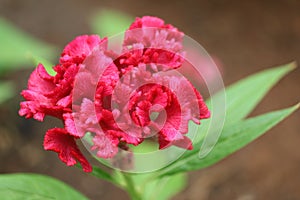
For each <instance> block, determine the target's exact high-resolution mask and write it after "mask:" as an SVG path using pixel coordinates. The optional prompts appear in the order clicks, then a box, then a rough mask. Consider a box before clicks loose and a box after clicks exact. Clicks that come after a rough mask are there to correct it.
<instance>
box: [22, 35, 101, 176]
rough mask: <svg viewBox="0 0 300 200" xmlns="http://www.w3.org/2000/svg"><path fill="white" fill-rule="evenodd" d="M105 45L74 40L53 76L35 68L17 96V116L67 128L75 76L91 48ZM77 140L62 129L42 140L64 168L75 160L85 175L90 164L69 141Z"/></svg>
mask: <svg viewBox="0 0 300 200" xmlns="http://www.w3.org/2000/svg"><path fill="white" fill-rule="evenodd" d="M105 42H106V39H104V40H101V39H100V38H99V37H98V36H95V35H93V36H87V35H84V36H80V37H77V38H75V40H73V41H72V42H71V43H70V44H68V45H67V46H66V47H65V49H64V51H63V53H62V57H61V59H60V64H59V65H57V66H55V67H54V70H55V71H56V75H55V76H50V75H49V74H48V73H47V72H46V70H45V68H44V66H43V65H41V64H39V65H38V67H37V68H36V69H35V70H34V71H33V72H32V74H31V76H30V78H29V81H28V89H27V90H23V91H22V93H21V94H22V96H23V97H24V99H25V100H26V101H24V102H21V104H20V107H21V108H20V110H19V114H20V115H21V116H25V117H26V118H31V117H33V118H34V119H36V120H39V121H43V120H44V117H45V116H46V115H50V116H53V117H57V118H59V119H62V120H64V119H67V120H65V121H64V123H67V124H69V123H70V120H69V118H68V117H67V116H68V115H70V113H71V112H72V90H73V83H74V79H75V76H76V74H77V72H78V70H79V67H80V65H81V64H82V62H83V61H84V59H85V58H86V57H87V56H88V55H89V54H90V53H91V52H92V50H93V49H94V48H96V47H97V48H99V47H102V46H104V47H105ZM104 47H103V48H104ZM49 138H51V139H49ZM78 138H79V137H78V136H77V135H72V133H70V132H67V131H66V130H64V129H51V130H49V131H48V132H47V134H46V136H45V141H44V147H45V149H46V150H52V151H55V152H58V153H59V157H60V159H61V160H62V161H63V162H65V163H67V165H74V164H75V163H76V161H75V159H78V160H79V162H80V163H81V164H82V165H83V169H84V170H85V171H91V166H90V164H89V163H88V162H87V161H84V160H85V158H84V157H83V156H82V154H81V153H80V151H79V149H78V148H77V146H76V143H75V141H73V140H74V139H78ZM72 141H73V142H72ZM67 152H72V153H67ZM78 152H79V153H78Z"/></svg>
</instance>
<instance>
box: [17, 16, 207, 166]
mask: <svg viewBox="0 0 300 200" xmlns="http://www.w3.org/2000/svg"><path fill="white" fill-rule="evenodd" d="M182 39H183V33H182V32H180V31H178V30H177V29H176V28H175V27H173V26H172V25H168V24H167V25H166V24H165V23H164V21H163V20H161V19H159V18H156V17H149V16H146V17H143V18H137V19H136V20H135V22H133V24H132V25H131V26H130V28H129V29H128V30H127V31H126V33H125V38H124V43H123V51H122V52H121V54H120V55H118V54H116V53H114V52H112V51H109V50H108V49H107V42H109V41H107V39H100V38H99V37H98V36H95V35H92V36H86V35H85V36H80V37H77V38H76V39H75V40H74V41H72V42H71V43H70V44H68V45H67V46H66V47H65V49H64V50H63V53H62V54H61V58H60V62H59V64H58V65H57V66H55V67H54V70H55V71H56V75H55V76H50V75H49V74H48V73H47V72H46V70H45V68H44V67H43V66H42V65H41V64H40V65H38V67H37V68H36V69H35V70H34V72H33V73H32V74H31V76H30V78H29V81H28V89H27V90H24V91H23V92H22V95H23V97H24V98H25V100H26V101H24V102H21V108H20V111H19V114H20V115H22V116H25V117H26V118H31V117H33V118H34V119H36V120H39V121H43V119H44V117H45V116H46V115H50V116H53V117H57V118H59V119H61V120H62V121H63V123H64V128H53V129H50V130H48V131H47V133H46V135H45V140H44V148H45V149H46V150H52V151H55V152H57V153H58V155H59V158H60V159H61V160H62V161H63V162H65V163H66V164H67V165H68V166H71V165H74V164H75V163H76V162H77V161H79V162H80V164H81V165H82V167H83V170H84V171H86V172H90V171H91V170H92V168H91V165H90V164H89V163H88V161H87V160H86V158H85V157H84V156H83V155H82V153H81V152H80V150H79V148H78V147H77V145H76V139H79V138H82V137H84V136H85V134H86V133H87V132H90V133H92V135H93V138H92V140H91V142H92V145H91V146H92V147H91V150H93V151H96V155H97V156H98V157H101V158H113V157H115V156H116V154H117V153H118V151H119V149H124V150H128V144H132V145H139V144H141V143H142V142H143V141H144V140H145V139H146V138H154V139H156V140H157V142H158V143H159V148H160V149H163V148H167V147H168V146H171V145H176V146H179V147H182V148H185V149H192V142H191V140H190V139H189V138H188V137H186V136H185V134H186V133H187V132H188V122H189V121H190V120H192V121H194V122H195V123H197V124H199V123H200V119H204V118H208V117H209V111H208V109H207V107H206V105H205V103H204V101H203V99H202V97H201V95H200V93H199V92H198V91H197V90H196V89H195V88H194V87H193V86H192V84H191V83H190V82H189V81H188V80H187V79H185V78H183V77H179V76H176V75H174V74H173V75H168V74H166V75H162V74H161V72H166V71H169V70H173V69H176V68H179V67H181V66H182V63H183V61H184V58H183V56H184V52H183V51H182V48H183V47H182ZM153 114H154V115H156V117H152V115H153Z"/></svg>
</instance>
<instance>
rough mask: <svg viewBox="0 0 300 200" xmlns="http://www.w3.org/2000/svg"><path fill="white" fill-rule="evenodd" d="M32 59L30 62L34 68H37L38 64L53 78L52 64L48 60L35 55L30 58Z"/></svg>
mask: <svg viewBox="0 0 300 200" xmlns="http://www.w3.org/2000/svg"><path fill="white" fill-rule="evenodd" d="M30 57H31V59H32V62H33V64H34V65H35V66H38V65H39V64H43V66H44V67H45V69H46V71H47V72H48V73H49V74H50V75H51V76H54V75H55V74H56V72H55V71H54V69H53V66H54V64H52V63H51V62H50V61H49V60H47V59H45V58H42V57H39V56H36V55H31V56H30Z"/></svg>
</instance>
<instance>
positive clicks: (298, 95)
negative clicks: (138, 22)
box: [0, 0, 300, 200]
mask: <svg viewBox="0 0 300 200" xmlns="http://www.w3.org/2000/svg"><path fill="white" fill-rule="evenodd" d="M106 8H111V9H117V10H120V11H123V12H126V13H128V14H130V15H132V16H142V15H155V16H158V17H161V18H163V19H164V20H165V21H166V22H167V23H171V24H173V25H175V26H177V27H178V28H180V29H181V30H182V31H184V32H185V33H186V34H187V35H189V36H191V37H192V38H194V39H195V40H197V41H198V42H199V43H200V44H202V45H203V46H204V47H205V48H206V50H207V51H208V52H209V53H210V54H213V55H214V56H216V57H217V58H219V60H220V61H221V63H222V64H223V71H224V81H225V85H228V84H230V83H233V82H235V81H237V80H238V79H240V78H243V77H245V76H246V75H249V74H251V73H254V72H257V71H258V70H261V69H264V68H268V67H272V66H275V65H279V64H284V63H287V62H290V61H293V60H296V61H298V63H300V1H298V0H277V1H271V0H270V1H264V0H252V1H225V0H219V1H217V0H209V1H208V0H207V1H196V0H194V1H192V0H184V1H182V0H173V1H162V0H160V1H159V0H152V1H133V0H123V1H114V0H110V1H109V0H104V1H100V0H98V1H96V0H86V1H83V0H81V1H80V0H61V1H50V0H48V1H46V0H26V1H24V0H0V15H1V16H2V17H4V18H6V19H8V20H9V21H11V22H13V23H14V24H15V25H17V26H18V27H20V28H22V29H23V30H25V31H27V32H29V33H30V34H32V35H34V36H36V37H38V38H40V39H43V40H45V41H47V42H49V43H53V44H55V45H57V46H59V47H61V49H62V48H63V46H64V45H65V44H66V43H67V42H69V41H70V40H72V39H73V38H74V37H75V36H77V35H80V34H86V33H90V30H89V26H88V20H89V17H90V16H91V14H93V13H95V12H97V11H98V10H99V9H100V10H101V9H106ZM0 31H1V30H0ZM0 45H1V44H0ZM29 74H30V70H22V71H19V72H17V73H13V74H9V76H11V77H12V78H14V79H15V81H16V82H17V83H18V85H19V88H18V90H19V91H21V89H23V88H24V87H25V85H26V81H27V78H28V76H29ZM266 81H268V80H266ZM299 84H300V69H299V68H298V69H296V70H295V71H293V72H292V73H291V74H290V75H288V76H287V77H286V78H284V79H283V80H282V81H281V82H280V83H279V84H278V85H277V86H276V87H275V88H274V89H273V90H272V91H271V92H270V93H269V94H268V96H267V97H266V98H265V99H264V100H263V101H262V102H261V104H260V105H259V106H258V107H257V109H256V110H255V111H254V112H253V113H252V115H256V114H259V113H262V112H266V111H270V110H271V109H279V108H283V107H287V106H290V105H293V104H295V103H297V102H299V100H300V92H299V86H300V85H299ZM20 100H21V98H20V97H19V96H16V97H15V98H14V99H13V100H11V101H10V102H7V103H5V104H2V105H1V106H0V173H12V172H37V173H42V174H49V175H51V176H54V177H57V178H59V179H61V180H63V181H65V182H67V183H69V184H71V185H72V186H73V187H75V188H77V189H78V190H80V191H81V192H83V193H84V194H86V195H87V196H88V197H89V198H91V199H103V200H104V199H119V200H121V199H128V197H127V196H126V194H125V193H124V192H122V191H121V190H119V189H116V188H115V187H114V186H112V185H111V184H109V183H107V182H104V181H100V180H97V179H96V178H93V177H89V176H88V175H86V174H84V173H83V172H80V171H79V170H78V169H76V168H67V167H65V165H64V164H62V163H61V162H60V161H59V159H58V158H57V155H56V154H55V153H52V152H46V151H44V150H43V147H42V141H43V134H44V133H45V131H46V130H47V129H48V128H50V127H52V126H53V124H54V123H56V122H55V121H53V119H50V118H47V119H46V121H47V122H46V123H38V122H36V121H34V120H26V121H25V120H24V119H22V118H21V117H19V116H18V115H17V110H18V107H16V105H18V104H19V101H20ZM299 147H300V112H299V111H298V112H296V113H294V114H293V115H292V116H290V117H289V118H288V119H287V120H285V121H284V122H282V123H281V124H280V125H278V126H277V127H276V128H274V129H272V130H271V131H269V132H268V133H267V134H266V135H264V136H262V137H261V138H259V139H258V140H256V141H255V142H253V143H252V144H250V145H248V146H247V147H246V148H244V149H243V150H241V151H239V152H237V153H235V154H234V155H232V156H230V157H229V158H227V159H225V160H223V161H222V162H220V163H218V164H217V165H215V166H213V167H210V168H208V169H205V170H202V171H198V172H192V173H190V182H189V186H188V188H186V189H185V190H184V191H183V192H182V193H180V194H179V196H177V197H176V198H175V199H178V200H179V199H191V200H196V199H197V200H198V199H200V200H202V199H203V200H219V199H225V200H227V199H228V200H231V199H237V200H256V199H284V200H297V199H300V190H299V188H300V171H299V169H300V152H299Z"/></svg>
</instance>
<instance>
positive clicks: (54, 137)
mask: <svg viewBox="0 0 300 200" xmlns="http://www.w3.org/2000/svg"><path fill="white" fill-rule="evenodd" d="M44 148H45V150H50V151H54V152H57V153H58V157H59V159H60V160H61V161H63V162H64V163H66V164H67V165H68V166H72V165H75V164H76V163H77V161H79V163H80V164H81V166H82V168H83V171H85V172H91V171H92V166H91V165H90V164H89V162H88V161H87V160H86V158H85V157H84V156H83V154H82V153H81V152H80V150H79V148H78V146H77V144H76V142H75V139H74V137H73V136H71V135H69V134H68V132H67V131H66V130H65V129H62V128H53V129H50V130H48V131H47V133H46V135H45V138H44Z"/></svg>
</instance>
